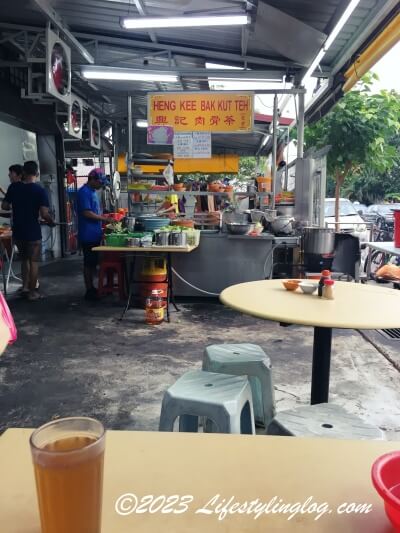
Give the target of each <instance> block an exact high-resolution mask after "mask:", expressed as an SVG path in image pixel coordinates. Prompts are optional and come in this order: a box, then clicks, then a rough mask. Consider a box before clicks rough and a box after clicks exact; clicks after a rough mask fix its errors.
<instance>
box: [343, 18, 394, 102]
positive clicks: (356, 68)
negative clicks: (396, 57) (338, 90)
mask: <svg viewBox="0 0 400 533" xmlns="http://www.w3.org/2000/svg"><path fill="white" fill-rule="evenodd" d="M399 41H400V13H397V15H396V16H395V17H394V18H393V19H392V20H391V21H390V22H389V24H388V25H387V26H385V28H384V29H383V30H382V31H381V32H380V33H379V35H377V37H376V38H375V39H374V40H373V41H372V42H371V43H370V44H369V45H368V47H367V48H366V49H365V50H364V51H363V52H362V53H361V54H360V55H359V56H358V58H357V59H356V60H355V61H354V63H353V64H352V65H351V67H349V68H348V69H347V70H346V72H345V73H344V77H345V78H346V81H345V83H344V85H343V91H344V92H345V93H346V92H348V91H350V89H352V88H353V87H354V85H355V84H356V83H357V82H358V81H359V80H360V79H361V78H362V77H363V76H364V74H366V73H367V72H368V71H369V70H370V69H371V68H372V67H373V66H374V65H375V64H376V63H377V62H378V61H379V60H380V59H381V58H382V57H383V56H384V55H385V54H386V53H387V52H388V51H389V50H390V49H391V48H393V46H394V45H395V44H397V43H398V42H399Z"/></svg>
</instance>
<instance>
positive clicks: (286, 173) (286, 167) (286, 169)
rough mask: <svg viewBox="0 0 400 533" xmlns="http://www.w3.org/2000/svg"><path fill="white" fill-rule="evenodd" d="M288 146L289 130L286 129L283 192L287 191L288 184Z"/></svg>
mask: <svg viewBox="0 0 400 533" xmlns="http://www.w3.org/2000/svg"><path fill="white" fill-rule="evenodd" d="M289 144H290V128H289V126H288V127H287V128H286V166H285V186H284V190H285V191H287V189H288V183H289Z"/></svg>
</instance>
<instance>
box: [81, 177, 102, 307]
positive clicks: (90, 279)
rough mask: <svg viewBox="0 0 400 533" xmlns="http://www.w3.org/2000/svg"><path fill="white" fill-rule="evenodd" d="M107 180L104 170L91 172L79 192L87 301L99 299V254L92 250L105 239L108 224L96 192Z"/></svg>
mask: <svg viewBox="0 0 400 533" xmlns="http://www.w3.org/2000/svg"><path fill="white" fill-rule="evenodd" d="M106 183H107V178H106V176H105V175H104V170H103V169H102V168H95V169H93V170H91V171H90V172H89V175H88V181H87V183H86V184H85V185H83V187H81V188H80V189H79V191H78V202H77V204H78V239H79V242H80V244H81V246H82V251H83V276H84V280H85V287H86V293H85V300H89V301H95V300H97V299H98V295H97V289H96V287H95V286H94V278H95V275H96V268H97V263H98V254H97V253H96V252H93V251H92V248H94V247H95V246H99V245H100V243H101V240H102V237H103V230H102V227H101V223H102V222H108V220H109V219H108V218H107V217H105V216H103V215H102V213H101V209H100V202H99V197H98V196H97V193H96V191H98V190H99V189H101V188H102V187H104V185H106Z"/></svg>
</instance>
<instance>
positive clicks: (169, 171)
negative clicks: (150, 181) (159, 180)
mask: <svg viewBox="0 0 400 533" xmlns="http://www.w3.org/2000/svg"><path fill="white" fill-rule="evenodd" d="M163 176H164V178H165V179H166V180H167V183H168V185H173V184H174V169H173V166H172V165H171V163H168V165H167V166H166V167H165V168H164V171H163Z"/></svg>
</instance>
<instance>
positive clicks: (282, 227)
mask: <svg viewBox="0 0 400 533" xmlns="http://www.w3.org/2000/svg"><path fill="white" fill-rule="evenodd" d="M293 220H294V219H293V217H290V216H280V217H276V219H275V220H273V221H272V222H271V227H272V231H273V232H274V233H275V234H283V235H290V234H291V233H293V226H292V222H293Z"/></svg>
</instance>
